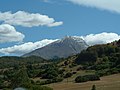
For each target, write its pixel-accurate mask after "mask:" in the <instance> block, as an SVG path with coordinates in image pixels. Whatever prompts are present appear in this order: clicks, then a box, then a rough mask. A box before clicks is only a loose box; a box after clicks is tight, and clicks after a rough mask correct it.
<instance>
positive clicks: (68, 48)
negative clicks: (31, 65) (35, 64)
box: [23, 36, 88, 59]
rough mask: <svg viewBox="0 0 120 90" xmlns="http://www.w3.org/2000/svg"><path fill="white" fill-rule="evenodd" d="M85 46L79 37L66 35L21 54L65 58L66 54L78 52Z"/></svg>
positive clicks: (46, 57)
mask: <svg viewBox="0 0 120 90" xmlns="http://www.w3.org/2000/svg"><path fill="white" fill-rule="evenodd" d="M87 47H88V45H87V44H86V43H85V41H84V40H83V39H81V38H80V37H76V36H66V37H64V38H62V39H60V40H58V41H55V42H53V43H51V44H49V45H47V46H45V47H42V48H39V49H37V50H34V51H32V52H30V53H27V54H25V55H23V56H24V57H27V56H33V55H34V56H40V57H42V58H44V59H57V58H66V57H68V56H71V55H75V54H78V53H80V52H81V51H82V50H84V49H86V48H87Z"/></svg>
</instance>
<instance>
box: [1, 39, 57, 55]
mask: <svg viewBox="0 0 120 90" xmlns="http://www.w3.org/2000/svg"><path fill="white" fill-rule="evenodd" d="M56 40H58V39H55V40H52V39H50V40H48V39H44V40H41V41H37V42H27V43H24V44H21V45H14V46H12V47H8V48H2V49H0V53H2V54H6V55H9V54H15V55H23V54H25V53H28V52H31V51H33V50H35V49H38V48H41V47H44V46H46V45H48V44H50V43H52V42H54V41H56Z"/></svg>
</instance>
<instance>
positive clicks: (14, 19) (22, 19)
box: [0, 11, 63, 27]
mask: <svg viewBox="0 0 120 90" xmlns="http://www.w3.org/2000/svg"><path fill="white" fill-rule="evenodd" d="M0 21H3V22H4V23H6V24H10V25H19V26H23V27H33V26H48V27H49V26H51V27H54V26H60V25H62V24H63V22H62V21H60V22H56V21H55V20H54V18H50V17H48V16H47V15H42V14H39V13H28V12H25V11H18V12H16V13H12V12H4V13H2V12H0ZM56 23H57V24H56Z"/></svg>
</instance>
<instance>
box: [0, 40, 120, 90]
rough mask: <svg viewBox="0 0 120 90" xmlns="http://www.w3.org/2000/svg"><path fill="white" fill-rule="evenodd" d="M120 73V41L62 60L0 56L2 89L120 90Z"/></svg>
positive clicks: (0, 86)
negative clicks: (45, 86) (94, 87)
mask: <svg viewBox="0 0 120 90" xmlns="http://www.w3.org/2000/svg"><path fill="white" fill-rule="evenodd" d="M119 73H120V40H119V41H116V42H113V43H109V44H104V45H95V46H91V47H89V48H88V49H86V50H84V51H82V52H81V53H80V54H78V55H74V56H70V57H68V58H65V59H64V58H62V59H59V60H50V61H47V60H45V59H42V58H40V57H36V56H30V57H1V58H0V89H3V88H10V89H11V88H16V87H25V88H34V87H35V88H38V87H40V86H41V85H47V86H50V87H53V88H54V90H79V89H80V88H82V90H90V89H91V87H92V85H94V84H95V85H96V86H97V90H113V88H114V90H119V89H120V87H119V84H120V80H119V79H117V78H120V76H119V75H120V74H119ZM112 74H115V75H112ZM108 75H112V76H108ZM103 76H107V77H103ZM23 78H24V79H23ZM96 80H97V81H96ZM26 81H29V82H26ZM14 82H17V84H15V83H14ZM57 87H60V88H57ZM111 88H112V89H111ZM49 89H50V88H48V90H49ZM31 90H32V89H31ZM34 90H37V89H34ZM50 90H51V89H50Z"/></svg>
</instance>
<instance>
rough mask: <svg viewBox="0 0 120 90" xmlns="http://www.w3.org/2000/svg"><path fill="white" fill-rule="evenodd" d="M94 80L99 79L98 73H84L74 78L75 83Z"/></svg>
mask: <svg viewBox="0 0 120 90" xmlns="http://www.w3.org/2000/svg"><path fill="white" fill-rule="evenodd" d="M95 80H100V77H99V76H98V75H85V76H78V77H76V78H75V82H76V83H81V82H87V81H95Z"/></svg>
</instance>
